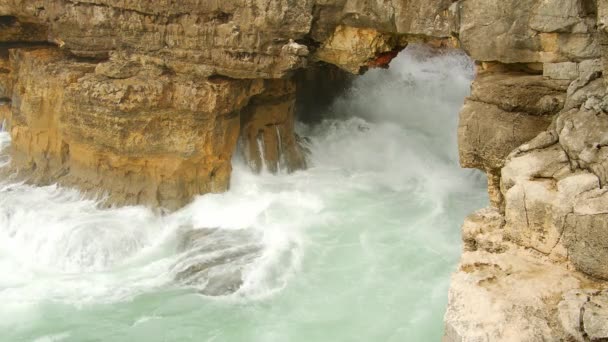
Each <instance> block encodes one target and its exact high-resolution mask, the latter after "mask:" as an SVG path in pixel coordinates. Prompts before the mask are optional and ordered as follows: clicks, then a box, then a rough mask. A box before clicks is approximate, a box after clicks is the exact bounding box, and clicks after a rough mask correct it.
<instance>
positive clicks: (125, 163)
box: [0, 0, 608, 341]
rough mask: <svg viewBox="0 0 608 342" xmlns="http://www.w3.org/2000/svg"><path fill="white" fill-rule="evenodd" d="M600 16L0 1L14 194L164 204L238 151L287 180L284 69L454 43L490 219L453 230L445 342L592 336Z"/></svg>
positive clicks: (396, 0)
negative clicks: (458, 233)
mask: <svg viewBox="0 0 608 342" xmlns="http://www.w3.org/2000/svg"><path fill="white" fill-rule="evenodd" d="M607 21H608V1H606V0H597V1H595V0H523V1H522V0H504V1H487V0H460V1H452V0H424V1H423V0H406V1H404V0H385V1H365V0H301V1H293V0H267V1H244V0H235V1H223V2H221V1H207V0H184V1H180V3H179V4H177V3H176V2H174V1H169V0H162V1H155V2H154V3H152V2H149V1H141V0H127V1H125V0H120V1H119V0H79V1H73V0H54V1H53V0H36V1H29V0H28V1H26V0H5V1H3V2H2V3H1V4H0V99H1V100H2V102H5V103H7V105H0V118H4V119H7V121H8V122H9V127H10V133H11V137H12V141H13V143H12V152H11V153H12V168H13V170H16V171H17V172H18V174H20V175H21V176H22V177H27V179H28V180H29V181H31V182H34V183H38V184H45V183H51V182H59V183H61V184H66V185H70V186H76V187H79V188H81V189H83V190H86V191H88V192H91V193H95V192H104V193H107V194H108V195H109V199H108V201H109V203H116V204H133V203H142V204H147V205H151V206H160V207H165V208H168V209H175V208H178V207H180V206H182V205H184V204H185V203H187V202H188V201H189V200H190V199H191V198H192V197H193V196H194V195H197V194H201V193H207V192H221V191H224V190H226V189H227V186H228V184H229V178H230V172H231V164H230V161H231V158H232V155H233V154H234V153H235V151H236V146H237V144H239V141H240V143H241V144H242V146H243V148H242V150H243V151H244V155H245V157H246V158H247V160H248V161H249V163H250V165H251V167H252V169H253V170H256V171H259V170H260V169H261V168H262V166H263V165H266V167H267V168H268V170H270V171H278V170H286V171H292V170H296V169H299V168H303V167H305V157H304V154H303V151H302V149H301V148H300V146H299V143H298V137H297V136H296V135H295V133H294V128H293V125H294V112H295V105H294V101H295V99H296V94H297V93H298V91H297V84H298V78H297V77H295V76H294V75H295V72H296V70H298V69H302V68H313V67H315V66H317V65H319V64H320V63H322V64H324V65H325V67H327V65H333V66H334V67H337V68H340V69H342V70H344V71H348V72H350V73H354V74H357V73H362V72H364V71H365V70H366V69H368V68H371V67H384V66H386V65H387V64H388V63H389V62H390V60H391V59H392V58H393V57H394V56H395V55H396V54H397V53H398V51H399V50H400V49H402V48H403V47H405V46H406V45H407V44H408V43H413V42H416V43H420V42H422V43H429V44H434V45H451V46H457V47H459V48H461V49H463V50H464V51H466V52H467V53H468V54H469V56H471V57H472V58H473V59H475V60H476V61H477V63H478V75H477V78H476V80H475V81H474V83H473V85H472V94H471V96H470V97H469V98H467V99H466V101H465V104H464V106H463V109H462V111H461V113H460V125H459V129H458V135H459V149H460V158H461V164H462V166H463V167H470V168H478V169H480V170H482V171H484V172H486V174H487V175H488V191H489V194H490V198H491V207H490V208H486V209H482V210H481V211H479V212H477V213H474V214H472V215H471V216H470V217H469V218H468V219H467V220H466V222H465V224H464V225H463V240H464V242H465V251H464V253H463V257H462V260H461V264H460V266H459V270H458V271H457V272H456V273H455V274H454V277H453V280H452V286H451V289H450V303H449V307H448V312H447V313H446V340H447V341H499V340H504V341H511V340H512V341H536V340H539V341H541V340H543V341H544V340H580V341H589V340H591V341H600V340H602V339H606V338H608V331H607V327H608V324H606V323H605V322H608V312H607V311H606V310H607V308H608V303H607V298H608V291H607V290H606V289H607V288H608V283H607V282H606V280H608V223H607V222H608V216H607V215H608V194H607V192H606V189H605V187H604V186H605V184H606V182H608V140H607V139H608V135H607V134H608V133H607V132H608V114H607V113H608V102H607V100H606V99H607V97H606V83H605V79H604V76H603V75H605V74H606V73H605V72H604V69H605V67H604V66H605V65H608V63H607V62H606V58H607V57H608V50H607V44H608V43H607V40H606V38H607V37H606V34H607V32H606V30H607V27H606V23H607ZM315 77H321V76H320V75H316V76H315ZM312 78H313V79H314V77H312Z"/></svg>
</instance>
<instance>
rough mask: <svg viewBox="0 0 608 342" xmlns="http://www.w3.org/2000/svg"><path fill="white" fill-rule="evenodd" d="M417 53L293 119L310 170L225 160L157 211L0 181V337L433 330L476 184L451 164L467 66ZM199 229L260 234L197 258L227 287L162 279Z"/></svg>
mask: <svg viewBox="0 0 608 342" xmlns="http://www.w3.org/2000/svg"><path fill="white" fill-rule="evenodd" d="M423 52H424V51H420V50H419V49H417V48H410V49H408V50H406V51H405V52H403V53H402V54H401V55H400V56H399V57H398V59H397V60H395V61H394V62H393V63H392V65H391V69H389V70H373V71H371V72H369V73H367V74H366V75H364V76H362V77H360V78H358V79H357V81H356V82H355V84H354V85H353V88H352V89H351V90H350V91H349V92H348V93H347V94H346V95H345V96H343V97H342V98H340V99H338V100H337V101H336V103H335V105H334V106H333V108H332V109H331V110H330V111H329V112H328V113H327V115H326V117H327V118H328V119H327V120H326V121H324V122H322V123H318V124H315V125H311V126H305V125H303V124H301V125H300V126H299V127H298V129H299V131H300V132H301V134H303V135H306V136H308V137H309V138H310V146H309V148H310V150H311V155H310V164H311V167H310V168H309V169H308V170H306V171H302V172H297V173H294V174H290V175H286V174H281V175H278V176H273V175H268V174H262V175H253V174H251V173H250V172H249V171H248V170H247V168H246V167H245V166H244V164H243V162H242V161H241V160H239V159H238V158H236V159H235V161H234V164H235V170H234V173H233V179H232V182H231V190H230V191H229V192H227V193H225V194H220V195H206V196H201V197H199V198H197V199H196V200H195V201H194V202H193V203H192V204H190V205H189V206H187V207H185V208H184V209H182V210H180V211H178V212H175V213H173V214H170V215H166V216H163V217H161V216H157V215H155V214H154V213H152V212H151V211H149V210H147V209H145V208H141V207H126V208H120V209H109V210H101V209H98V208H97V207H96V205H95V202H93V201H90V200H86V199H83V198H82V196H81V195H80V194H79V193H78V192H76V191H74V190H68V189H61V188H58V187H55V186H49V187H32V186H28V185H24V184H14V183H10V182H9V181H7V180H5V181H4V183H0V272H1V274H2V276H0V302H1V303H2V306H0V341H264V342H265V341H332V342H336V341H439V340H440V338H441V336H442V333H443V323H442V318H443V313H444V310H445V306H446V303H447V289H448V284H449V275H450V273H451V272H452V271H453V270H454V268H455V265H456V263H457V261H458V257H459V254H460V248H461V244H460V231H459V226H460V224H461V222H462V220H463V218H464V216H465V215H466V214H467V213H469V212H471V211H473V210H475V209H477V208H480V207H483V206H484V205H485V204H486V202H487V198H486V195H485V180H484V179H483V178H482V177H481V175H479V174H478V173H475V172H472V171H469V170H462V169H460V168H459V167H458V163H457V147H456V138H455V135H456V125H457V112H458V109H459V107H460V106H461V104H462V101H463V98H464V97H465V96H466V95H467V94H468V92H469V84H470V81H471V78H472V76H473V75H472V64H471V62H470V61H469V60H468V59H467V57H466V56H464V55H462V54H459V53H457V52H451V53H446V54H443V55H439V56H437V55H434V56H428V55H426V54H424V53H423ZM9 143H10V142H9V141H8V136H7V134H6V133H0V144H2V145H4V146H6V145H8V144H9ZM212 227H217V228H219V233H214V234H212V235H211V236H210V237H209V239H210V240H209V241H210V242H209V243H210V244H211V245H218V244H226V246H227V247H226V248H245V247H247V246H258V247H259V252H258V253H257V254H254V255H253V256H252V257H251V258H241V259H238V258H236V259H231V260H230V261H228V262H226V263H224V264H222V265H219V266H217V267H215V269H213V270H212V272H211V273H209V274H208V276H209V277H211V275H215V276H217V277H219V279H225V278H222V277H224V276H225V275H226V274H232V273H230V272H233V271H235V270H238V271H239V272H240V273H239V274H241V278H242V286H241V287H240V288H239V289H238V290H237V291H236V292H235V293H232V294H228V295H223V296H206V295H203V294H201V292H203V293H204V292H205V288H206V286H208V283H207V282H206V280H204V279H203V280H201V283H200V284H184V283H180V282H176V281H175V275H176V273H177V272H178V271H179V270H180V269H183V267H184V266H187V265H192V264H194V263H196V261H197V260H198V259H197V258H198V257H199V256H196V255H191V254H188V253H185V252H183V251H182V250H179V249H178V247H177V246H178V245H179V242H178V241H179V237H180V234H182V232H183V231H184V229H186V230H192V229H198V228H212ZM214 239H216V240H214ZM213 272H215V273H213Z"/></svg>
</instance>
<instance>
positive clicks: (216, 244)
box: [172, 228, 263, 296]
mask: <svg viewBox="0 0 608 342" xmlns="http://www.w3.org/2000/svg"><path fill="white" fill-rule="evenodd" d="M177 248H178V252H181V253H182V254H181V255H180V257H179V259H178V260H177V262H176V263H175V264H174V265H173V269H172V272H173V273H174V278H175V281H176V282H177V283H178V284H181V285H186V286H191V287H194V288H196V289H197V290H198V291H199V292H200V293H202V294H204V295H208V296H224V295H229V294H231V293H234V292H236V291H238V290H239V288H240V287H241V285H242V284H243V276H244V271H245V270H246V268H247V267H248V266H250V265H251V264H252V263H253V262H254V261H255V260H256V259H257V258H258V257H260V256H261V254H262V251H263V246H262V244H261V241H260V236H259V234H257V233H256V232H255V231H253V230H251V229H234V230H233V229H219V228H201V229H193V230H188V231H185V232H183V233H181V236H180V237H179V242H178V246H177Z"/></svg>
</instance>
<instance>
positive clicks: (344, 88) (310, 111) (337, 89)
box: [294, 43, 476, 124]
mask: <svg viewBox="0 0 608 342" xmlns="http://www.w3.org/2000/svg"><path fill="white" fill-rule="evenodd" d="M408 63H409V64H416V65H417V67H419V68H421V69H422V70H415V68H413V69H407V70H406V69H404V67H405V65H404V64H408ZM434 63H438V65H437V66H438V68H441V67H442V66H443V65H442V64H446V63H452V64H453V65H452V67H454V68H455V69H454V70H455V72H458V71H460V70H459V69H458V68H460V69H461V70H462V72H464V74H463V75H464V76H463V77H466V78H468V79H470V80H469V83H470V82H472V80H473V77H474V73H475V69H476V67H475V63H474V61H472V60H471V59H470V58H469V57H468V56H467V55H466V53H465V52H464V51H463V50H460V49H457V48H450V47H444V46H439V47H438V46H433V45H430V44H424V43H415V44H409V45H408V46H407V47H405V48H404V49H401V50H400V51H399V53H398V54H396V55H391V60H390V63H389V64H383V65H382V66H378V67H376V68H370V69H367V68H366V69H365V71H364V73H363V74H362V75H353V74H352V73H350V72H348V71H345V70H342V69H340V68H339V67H337V66H335V65H332V64H328V63H324V62H319V63H316V64H313V65H312V66H310V67H309V68H306V69H300V70H298V71H297V72H296V74H295V76H294V79H295V82H296V85H297V94H296V111H295V114H296V120H297V121H298V122H301V123H305V124H317V123H319V122H321V121H323V120H324V119H328V118H336V117H341V118H344V117H348V116H352V115H360V114H361V113H355V112H352V111H347V110H346V108H344V107H340V105H339V104H341V103H344V101H345V100H346V98H347V97H349V96H350V97H353V96H356V97H360V98H368V99H370V98H377V96H381V90H382V89H387V90H388V88H390V87H387V85H390V86H391V87H397V88H393V89H399V88H400V87H402V86H405V87H403V90H404V91H405V92H407V91H408V88H411V87H413V86H415V84H414V82H416V80H415V78H411V77H410V78H408V77H404V75H403V73H404V72H407V73H409V74H410V75H413V73H415V72H417V71H422V72H423V73H426V72H428V73H429V75H430V74H433V73H435V74H439V73H441V72H442V71H441V70H439V69H437V70H433V64H434ZM395 68H400V69H401V70H397V71H396V70H395ZM370 75H371V76H370ZM449 76H450V75H448V74H446V76H445V77H446V79H447V78H449ZM373 82H376V83H377V84H376V85H372V84H371V83H373ZM421 82H422V81H419V83H421ZM365 91H367V92H368V93H367V94H366V93H364V92H365ZM424 96H432V94H424ZM436 96H437V97H438V100H441V99H442V98H444V97H445V96H450V94H445V93H444V94H436ZM456 96H457V97H458V96H459V95H456ZM450 100H453V99H452V98H450ZM350 109H351V110H352V109H353V108H350Z"/></svg>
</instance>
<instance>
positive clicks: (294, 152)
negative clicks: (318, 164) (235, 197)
mask: <svg viewBox="0 0 608 342" xmlns="http://www.w3.org/2000/svg"><path fill="white" fill-rule="evenodd" d="M265 88H266V90H265V91H264V92H263V93H262V94H260V95H257V96H255V97H254V98H253V99H252V100H251V102H250V104H249V105H248V106H247V107H246V108H245V110H244V111H243V114H242V116H241V126H242V127H241V137H242V139H243V151H244V154H245V158H246V160H247V162H248V163H249V165H250V167H251V168H252V170H254V171H256V172H260V171H261V170H262V169H263V168H264V167H265V168H266V169H267V170H268V171H270V172H273V173H274V172H277V171H281V170H284V171H288V172H292V171H295V170H299V169H303V168H305V167H306V160H305V157H304V153H303V151H302V149H301V147H300V145H299V144H298V142H297V139H296V134H295V132H294V120H295V118H294V115H295V101H296V97H295V94H296V93H295V91H296V88H295V82H294V81H288V80H268V81H266V87H265Z"/></svg>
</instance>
